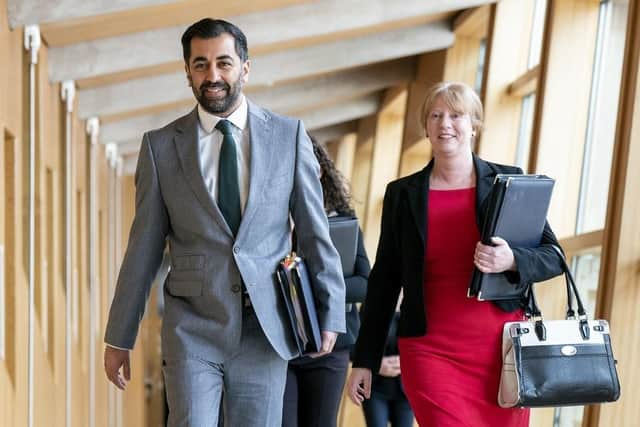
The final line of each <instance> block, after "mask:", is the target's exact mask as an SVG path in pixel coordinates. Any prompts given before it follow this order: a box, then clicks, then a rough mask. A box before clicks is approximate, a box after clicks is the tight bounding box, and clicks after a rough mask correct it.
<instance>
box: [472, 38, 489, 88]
mask: <svg viewBox="0 0 640 427" xmlns="http://www.w3.org/2000/svg"><path fill="white" fill-rule="evenodd" d="M486 58H487V39H482V40H480V47H479V48H478V67H477V69H476V81H475V83H474V89H475V91H476V93H482V79H483V78H484V63H485V60H486Z"/></svg>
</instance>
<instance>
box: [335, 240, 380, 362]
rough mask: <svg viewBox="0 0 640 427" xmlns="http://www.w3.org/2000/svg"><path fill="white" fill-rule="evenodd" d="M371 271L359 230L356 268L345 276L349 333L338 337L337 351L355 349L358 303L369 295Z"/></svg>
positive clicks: (358, 322) (358, 317)
mask: <svg viewBox="0 0 640 427" xmlns="http://www.w3.org/2000/svg"><path fill="white" fill-rule="evenodd" d="M370 271H371V265H370V264H369V258H368V257H367V252H366V251H365V248H364V241H363V239H362V231H361V230H360V229H358V249H357V252H356V266H355V269H354V270H353V275H352V276H350V277H347V276H345V278H344V283H345V292H346V303H347V308H348V310H347V312H346V314H345V316H346V321H347V332H346V333H345V334H340V335H338V339H337V340H336V345H335V347H334V349H335V350H343V349H349V350H351V348H352V347H353V344H355V342H356V337H357V336H358V331H359V330H360V314H359V313H358V306H357V305H356V303H361V302H364V298H365V296H366V295H367V279H368V278H369V272H370Z"/></svg>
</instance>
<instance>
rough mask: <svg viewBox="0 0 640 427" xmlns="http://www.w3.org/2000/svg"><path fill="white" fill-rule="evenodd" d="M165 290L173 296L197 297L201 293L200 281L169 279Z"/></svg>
mask: <svg viewBox="0 0 640 427" xmlns="http://www.w3.org/2000/svg"><path fill="white" fill-rule="evenodd" d="M166 286H167V292H169V294H170V295H173V296H174V297H198V296H201V295H202V282H199V281H186V280H169V281H168V282H167V285H166Z"/></svg>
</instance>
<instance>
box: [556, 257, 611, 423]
mask: <svg viewBox="0 0 640 427" xmlns="http://www.w3.org/2000/svg"><path fill="white" fill-rule="evenodd" d="M571 264H572V266H571V267H572V273H573V277H574V278H575V281H576V285H577V286H578V292H580V297H581V298H582V302H583V303H584V306H585V307H584V308H585V309H586V310H587V314H588V315H589V318H590V319H593V318H594V312H595V306H596V296H597V293H598V279H599V277H600V248H598V249H595V250H594V251H593V252H589V253H585V254H582V255H578V256H575V257H574V258H573V262H572V263H571ZM583 410H584V407H583V406H573V407H565V408H556V409H555V412H554V419H553V426H554V427H581V426H582V416H583Z"/></svg>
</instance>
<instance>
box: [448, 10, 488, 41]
mask: <svg viewBox="0 0 640 427" xmlns="http://www.w3.org/2000/svg"><path fill="white" fill-rule="evenodd" d="M488 30H489V6H488V5H484V6H480V7H475V8H473V9H466V10H463V11H462V12H460V13H459V14H458V15H457V16H456V17H455V19H454V20H453V31H454V32H455V33H456V36H462V37H473V38H476V39H482V38H485V37H486V36H487V32H488Z"/></svg>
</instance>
